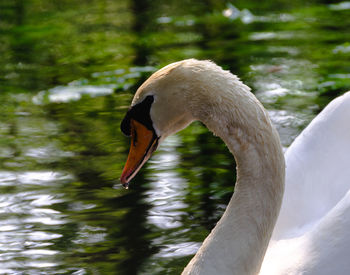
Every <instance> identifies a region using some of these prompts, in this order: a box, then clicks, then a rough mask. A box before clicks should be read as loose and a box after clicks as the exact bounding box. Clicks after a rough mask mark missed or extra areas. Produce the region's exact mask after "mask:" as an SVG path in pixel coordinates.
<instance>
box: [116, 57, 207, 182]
mask: <svg viewBox="0 0 350 275" xmlns="http://www.w3.org/2000/svg"><path fill="white" fill-rule="evenodd" d="M192 62H201V61H195V60H192ZM188 63H191V60H185V61H180V62H176V63H173V64H170V65H168V66H166V67H164V68H162V69H160V70H159V71H157V72H155V73H154V74H153V75H152V76H151V77H150V78H149V79H148V80H146V81H145V82H144V83H143V84H142V86H141V87H140V88H139V89H138V90H137V92H136V94H135V96H134V99H133V101H132V104H131V107H130V108H129V111H128V112H127V113H126V116H125V117H124V119H123V121H122V123H121V130H122V132H123V133H124V134H125V135H127V136H131V146H130V152H129V156H128V159H127V161H126V164H125V167H124V170H123V173H122V175H121V178H120V181H121V183H122V184H123V185H124V186H125V187H127V186H128V182H129V181H130V180H131V179H132V178H133V177H134V176H135V175H136V173H137V172H138V171H139V169H140V168H141V167H142V165H143V164H144V163H145V162H146V161H147V160H148V159H149V158H150V156H151V154H152V153H153V152H154V151H155V150H156V149H157V147H158V145H159V144H160V143H161V141H162V140H164V139H165V138H166V137H167V136H169V135H171V134H174V133H175V132H178V131H180V130H182V129H183V128H185V127H186V126H187V125H188V124H189V123H191V122H192V121H193V117H192V115H191V113H190V111H189V107H188V104H187V103H188V102H187V96H186V94H187V93H186V91H188V90H189V89H190V86H191V81H189V77H190V72H189V71H190V68H189V67H191V66H186V64H187V65H188Z"/></svg>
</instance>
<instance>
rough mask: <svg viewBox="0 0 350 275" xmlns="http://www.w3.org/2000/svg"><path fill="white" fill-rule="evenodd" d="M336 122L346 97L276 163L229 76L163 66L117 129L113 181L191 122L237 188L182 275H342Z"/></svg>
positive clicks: (342, 182) (342, 185) (346, 152)
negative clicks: (233, 166)
mask: <svg viewBox="0 0 350 275" xmlns="http://www.w3.org/2000/svg"><path fill="white" fill-rule="evenodd" d="M343 116H345V117H347V118H350V93H347V94H346V95H344V96H342V97H340V98H338V99H336V100H335V101H333V102H332V103H331V104H330V105H328V106H327V107H326V109H325V110H324V111H323V112H322V113H321V114H320V115H319V116H318V117H317V118H316V119H315V120H314V121H313V122H312V123H311V124H310V126H309V127H307V129H306V130H304V131H303V133H302V134H301V135H300V136H299V137H298V138H297V139H296V140H295V142H294V143H293V144H292V145H291V146H290V148H289V149H288V151H287V152H286V155H285V157H284V154H283V150H282V147H281V144H280V139H279V135H278V133H277V131H276V130H275V128H274V126H273V125H272V123H271V121H270V118H269V116H268V114H267V111H266V110H265V109H264V107H263V106H262V104H261V103H260V102H259V101H258V100H257V98H256V97H255V96H254V95H253V94H252V93H251V92H250V88H249V87H248V86H246V85H245V84H243V83H242V82H241V81H240V80H239V79H238V77H237V76H235V75H233V74H231V73H230V72H229V71H225V70H223V69H222V68H221V67H219V66H217V65H216V64H214V63H213V62H211V61H199V60H195V59H187V60H183V61H179V62H176V63H172V64H170V65H168V66H166V67H164V68H162V69H160V70H159V71H157V72H155V73H154V74H153V75H152V76H151V77H150V78H149V79H147V80H146V81H145V82H144V83H143V84H142V85H141V86H140V87H139V89H138V90H137V92H136V94H135V96H134V98H133V100H132V103H131V107H130V108H129V110H128V112H127V113H126V115H125V117H124V119H123V121H122V123H121V130H122V132H123V133H124V134H125V135H127V136H131V145H130V151H129V155H128V158H127V161H126V164H125V167H124V169H123V172H122V175H121V178H120V181H121V183H122V184H123V185H124V187H126V188H127V187H128V184H129V182H130V180H131V179H132V178H133V177H134V176H135V175H136V173H137V172H138V171H139V169H140V168H141V167H142V165H143V164H144V163H145V162H146V161H147V160H148V159H149V158H150V156H151V154H152V153H153V152H154V151H155V150H156V149H157V147H158V145H159V144H160V143H161V142H162V141H163V140H164V139H165V138H166V137H167V136H169V135H171V134H174V133H176V132H178V131H180V130H181V129H183V128H185V127H186V126H188V125H189V124H190V123H191V122H192V121H194V120H199V121H201V122H202V123H204V124H205V125H206V126H207V128H208V129H209V130H210V131H212V132H213V133H214V134H215V135H217V136H219V137H220V138H221V139H222V140H223V141H224V142H225V144H226V145H227V147H228V148H229V150H230V152H231V153H232V154H233V155H234V157H235V160H236V163H237V181H236V185H235V192H234V194H233V196H232V198H231V200H230V202H229V204H228V206H227V208H226V210H225V212H224V214H223V216H222V217H221V219H220V220H219V222H218V223H217V225H216V226H215V227H214V229H213V230H212V232H211V233H210V234H209V235H208V237H207V238H206V239H205V240H204V242H203V244H202V246H201V247H200V248H199V250H198V252H197V253H196V255H195V256H194V257H193V258H192V260H191V261H190V262H189V264H188V265H187V266H186V267H185V269H184V271H183V273H182V274H210V275H211V274H221V275H225V274H239V275H242V274H243V275H244V274H259V273H260V274H347V273H349V271H350V260H348V257H349V256H348V255H349V252H350V237H349V234H347V231H348V230H347V229H348V228H350V192H348V190H349V187H350V182H349V181H350V180H349V179H350V169H349V160H350V146H349V144H350V124H349V123H348V122H347V119H346V118H344V117H343ZM338 140H339V144H338V143H337V141H338ZM334 143H336V144H335V146H333V145H334ZM332 161H334V163H329V162H332ZM317 165H320V168H318V167H317ZM330 166H332V167H330ZM285 167H287V169H286V171H285ZM318 169H321V170H318ZM326 174H327V175H326ZM314 176H315V177H316V178H315V179H313V177H314ZM285 182H286V184H285ZM334 189H335V190H334ZM284 190H285V192H284ZM282 200H283V202H282ZM275 225H276V226H275ZM331 272H333V273H331Z"/></svg>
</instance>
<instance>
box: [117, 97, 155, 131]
mask: <svg viewBox="0 0 350 275" xmlns="http://www.w3.org/2000/svg"><path fill="white" fill-rule="evenodd" d="M153 101H154V97H153V96H152V95H149V96H147V97H146V98H145V99H144V100H143V101H142V102H140V103H138V104H136V105H134V106H132V107H131V108H130V109H129V110H128V112H127V113H126V115H125V117H124V119H123V121H122V123H121V125H120V129H121V130H122V132H123V133H124V135H126V136H128V137H129V136H130V135H131V119H134V120H136V121H138V122H140V123H141V124H143V125H144V126H145V127H146V128H147V129H149V130H152V131H154V130H153V123H152V120H151V115H150V110H151V106H152V103H153Z"/></svg>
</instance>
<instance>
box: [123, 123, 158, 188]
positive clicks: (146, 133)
mask: <svg viewBox="0 0 350 275" xmlns="http://www.w3.org/2000/svg"><path fill="white" fill-rule="evenodd" d="M130 126H131V145H130V151H129V156H128V159H127V161H126V164H125V166H124V170H123V172H122V175H121V177H120V182H121V184H122V185H123V186H124V187H125V188H128V186H129V182H130V180H131V179H132V178H133V177H134V176H135V175H136V174H137V172H138V171H139V170H140V168H141V167H142V165H143V164H144V163H145V162H146V161H147V160H148V159H149V158H150V156H151V154H152V153H153V152H154V151H155V150H156V149H157V146H158V137H157V136H156V135H155V133H154V132H153V131H152V130H149V129H147V128H146V127H145V126H144V125H143V124H142V123H140V122H138V121H136V120H134V119H131V120H130Z"/></svg>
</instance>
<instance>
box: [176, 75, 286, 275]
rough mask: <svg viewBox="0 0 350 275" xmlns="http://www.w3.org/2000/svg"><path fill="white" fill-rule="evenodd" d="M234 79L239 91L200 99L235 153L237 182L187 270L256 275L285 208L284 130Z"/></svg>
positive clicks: (206, 117) (207, 118) (206, 118)
mask: <svg viewBox="0 0 350 275" xmlns="http://www.w3.org/2000/svg"><path fill="white" fill-rule="evenodd" d="M232 82H233V83H231V84H232V85H230V87H235V89H238V91H235V92H234V93H231V92H232V91H230V90H229V91H224V93H221V92H220V90H217V89H220V88H222V87H216V90H217V92H216V93H215V95H213V97H212V98H210V99H209V100H208V99H206V100H204V99H201V100H200V102H202V104H203V108H201V110H198V108H196V110H197V111H193V112H194V116H195V117H196V118H197V119H198V120H201V121H202V122H203V123H204V124H206V126H207V127H208V128H209V129H210V130H211V131H213V132H214V133H215V134H216V135H218V136H220V137H221V138H222V139H223V141H224V142H225V143H226V144H227V146H228V147H229V149H230V151H231V152H232V153H233V155H234V156H235V159H236V163H237V182H236V185H235V192H234V195H233V196H232V198H231V201H230V202H229V204H228V206H227V209H226V211H225V213H224V215H223V216H222V218H221V219H220V221H219V222H218V224H217V225H216V227H215V228H214V229H213V231H212V232H211V234H210V235H209V236H208V237H207V238H206V240H205V241H204V243H203V245H202V246H201V248H200V249H199V251H198V252H197V254H196V255H195V257H194V258H193V259H192V260H191V262H190V263H189V264H188V266H187V267H186V269H185V270H184V273H183V274H256V273H257V272H258V271H259V269H260V266H261V263H262V260H263V257H264V255H265V251H266V249H267V245H268V242H269V240H270V237H271V233H272V231H273V227H274V225H275V222H276V219H277V216H278V213H279V209H280V206H281V201H282V196H283V190H284V157H283V152H282V149H281V145H280V141H279V137H278V134H277V132H276V130H275V129H274V127H273V126H272V125H271V122H270V119H269V118H268V115H267V114H266V111H265V110H264V109H263V107H262V106H261V104H260V103H259V102H258V101H257V99H256V98H255V96H254V95H252V94H251V93H250V92H249V88H247V87H246V86H245V85H243V84H242V83H241V82H239V81H238V80H237V79H235V78H234V79H232ZM228 84H230V83H228ZM226 87H227V85H226ZM211 88H215V87H211ZM197 93H198V96H199V97H200V96H201V94H202V93H201V92H200V91H199V92H198V90H197ZM205 93H206V92H203V94H205ZM206 94H208V93H206ZM230 94H232V96H230ZM223 97H224V98H223ZM205 102H207V103H205ZM193 110H194V109H193Z"/></svg>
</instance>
